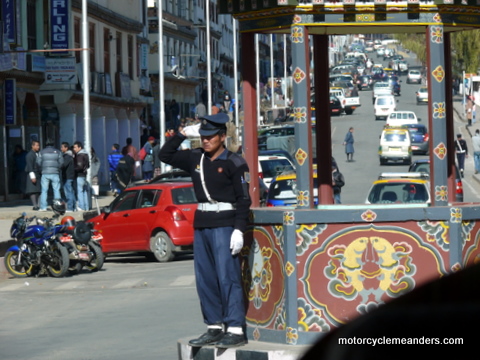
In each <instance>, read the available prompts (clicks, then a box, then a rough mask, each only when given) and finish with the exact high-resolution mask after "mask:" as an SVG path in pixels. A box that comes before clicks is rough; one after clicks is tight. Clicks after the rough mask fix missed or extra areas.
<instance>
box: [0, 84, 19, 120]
mask: <svg viewBox="0 0 480 360" xmlns="http://www.w3.org/2000/svg"><path fill="white" fill-rule="evenodd" d="M15 90H16V83H15V79H5V82H4V89H3V91H4V94H5V96H4V98H5V103H4V106H5V125H15V111H16V104H17V101H16V95H15Z"/></svg>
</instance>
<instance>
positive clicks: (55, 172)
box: [37, 139, 63, 211]
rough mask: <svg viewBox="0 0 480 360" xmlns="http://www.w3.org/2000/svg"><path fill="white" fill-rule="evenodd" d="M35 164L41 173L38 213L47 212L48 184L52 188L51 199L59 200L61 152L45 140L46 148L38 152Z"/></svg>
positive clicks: (49, 141) (50, 140) (51, 141)
mask: <svg viewBox="0 0 480 360" xmlns="http://www.w3.org/2000/svg"><path fill="white" fill-rule="evenodd" d="M37 164H38V166H39V167H40V169H41V171H42V180H41V187H42V194H41V195H40V209H39V211H47V195H48V189H49V187H50V184H52V188H53V198H54V199H61V198H62V196H61V194H60V172H61V169H62V165H63V156H62V152H61V151H60V150H58V149H55V148H54V147H53V140H52V139H47V143H46V147H45V149H43V150H42V151H40V153H39V155H38V157H37Z"/></svg>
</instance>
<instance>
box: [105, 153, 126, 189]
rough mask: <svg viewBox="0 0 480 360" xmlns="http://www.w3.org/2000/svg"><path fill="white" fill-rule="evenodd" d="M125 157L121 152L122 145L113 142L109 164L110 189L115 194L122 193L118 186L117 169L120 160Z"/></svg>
mask: <svg viewBox="0 0 480 360" xmlns="http://www.w3.org/2000/svg"><path fill="white" fill-rule="evenodd" d="M122 157H123V155H122V154H121V153H120V145H119V144H113V145H112V151H111V152H110V154H108V166H109V170H110V191H112V192H113V196H117V195H118V194H119V193H120V189H119V188H118V184H117V179H116V176H115V171H116V170H117V166H118V162H119V161H120V159H121V158H122Z"/></svg>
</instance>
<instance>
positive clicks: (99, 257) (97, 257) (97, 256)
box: [85, 241, 104, 271]
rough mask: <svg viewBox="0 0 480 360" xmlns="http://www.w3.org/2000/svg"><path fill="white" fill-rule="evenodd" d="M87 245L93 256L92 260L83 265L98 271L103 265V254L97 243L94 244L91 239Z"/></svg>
mask: <svg viewBox="0 0 480 360" xmlns="http://www.w3.org/2000/svg"><path fill="white" fill-rule="evenodd" d="M88 246H90V249H91V250H92V252H93V254H94V256H93V259H92V261H90V262H87V263H85V267H86V268H87V269H89V270H90V271H98V270H100V269H101V268H102V267H103V260H104V256H103V251H102V248H101V247H100V246H99V245H97V244H94V243H93V242H92V241H90V242H89V243H88Z"/></svg>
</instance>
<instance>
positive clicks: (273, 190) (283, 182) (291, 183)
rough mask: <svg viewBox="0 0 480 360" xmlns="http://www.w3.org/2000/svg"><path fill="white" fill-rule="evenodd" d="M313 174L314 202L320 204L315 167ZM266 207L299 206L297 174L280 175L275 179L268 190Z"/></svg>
mask: <svg viewBox="0 0 480 360" xmlns="http://www.w3.org/2000/svg"><path fill="white" fill-rule="evenodd" d="M313 169H314V173H313V196H314V199H313V202H314V204H315V205H317V204H318V181H317V169H316V166H315V165H314V168H313ZM265 205H266V206H269V207H272V206H290V207H292V206H296V205H297V175H296V174H295V172H289V173H285V174H281V175H278V176H277V177H276V178H275V179H273V181H272V183H271V184H270V188H269V189H268V195H267V200H266V201H265Z"/></svg>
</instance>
